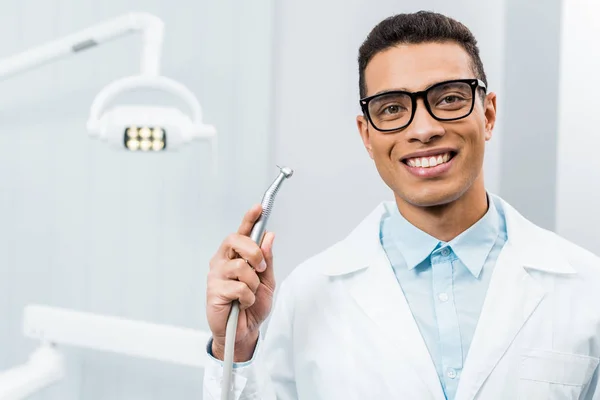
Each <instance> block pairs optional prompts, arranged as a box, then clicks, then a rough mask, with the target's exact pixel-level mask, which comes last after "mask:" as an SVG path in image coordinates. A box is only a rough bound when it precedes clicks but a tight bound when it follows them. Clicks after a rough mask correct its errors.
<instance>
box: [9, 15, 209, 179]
mask: <svg viewBox="0 0 600 400" xmlns="http://www.w3.org/2000/svg"><path fill="white" fill-rule="evenodd" d="M135 32H140V33H141V35H142V54H141V62H140V68H141V71H140V74H139V75H134V76H128V77H125V78H122V79H119V80H117V81H115V82H113V83H111V84H109V85H108V86H106V87H105V88H104V89H102V90H101V91H100V93H99V94H98V95H97V96H96V98H95V99H94V101H93V103H92V106H91V110H90V115H89V119H88V121H87V125H86V127H87V131H88V133H89V135H90V136H92V137H96V138H99V139H101V140H105V141H106V142H108V143H109V145H112V146H116V147H117V148H120V149H124V150H129V151H138V150H139V151H141V152H159V151H165V150H175V149H177V148H179V147H181V146H182V145H184V144H186V143H188V142H190V141H191V140H192V139H207V140H210V141H211V144H212V153H213V154H212V156H213V167H215V166H216V161H215V160H216V151H217V148H216V129H215V128H214V127H213V126H211V125H205V124H204V123H203V122H202V108H201V107H200V103H199V102H198V99H197V98H196V97H195V96H194V94H193V93H192V92H191V91H190V90H189V89H188V88H186V87H185V86H184V85H182V84H181V83H179V82H176V81H174V80H173V79H170V78H167V77H165V76H161V75H159V74H160V60H161V55H162V45H163V36H164V23H163V22H162V21H161V20H160V19H159V18H158V17H156V16H154V15H151V14H148V13H128V14H125V15H122V16H119V17H117V18H114V19H111V20H108V21H106V22H103V23H100V24H97V25H94V26H92V27H90V28H87V29H84V30H82V31H80V32H78V33H74V34H72V35H69V36H66V37H63V38H61V39H57V40H54V41H51V42H49V43H47V44H44V45H42V46H39V47H35V48H33V49H31V50H27V51H25V52H23V53H20V54H17V55H15V56H11V57H8V58H6V59H4V60H0V80H1V79H4V78H7V77H10V76H12V75H15V74H17V73H20V72H24V71H28V70H30V69H32V68H34V67H38V66H41V65H44V64H47V63H49V62H51V61H55V60H58V59H60V58H63V57H66V56H69V55H73V54H79V53H81V52H82V51H84V50H87V49H90V48H93V47H96V46H98V45H100V44H103V43H106V42H108V41H110V40H112V39H116V38H118V37H121V36H125V35H127V34H130V33H135ZM136 89H148V90H160V91H163V92H167V93H169V94H172V95H175V96H176V97H178V98H179V99H181V100H183V101H184V102H185V104H186V106H187V107H188V108H189V111H190V113H191V115H190V116H188V115H187V114H186V113H184V112H183V111H181V110H179V109H178V108H175V107H167V106H159V105H155V106H146V105H121V106H116V107H113V108H111V109H108V106H109V104H110V103H111V102H112V101H113V100H115V98H116V97H117V96H118V95H120V94H122V93H124V92H127V91H132V90H136Z"/></svg>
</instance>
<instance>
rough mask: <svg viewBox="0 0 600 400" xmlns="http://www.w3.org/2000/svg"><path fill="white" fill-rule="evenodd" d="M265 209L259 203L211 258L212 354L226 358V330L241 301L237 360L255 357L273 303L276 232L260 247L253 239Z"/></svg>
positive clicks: (209, 308)
mask: <svg viewBox="0 0 600 400" xmlns="http://www.w3.org/2000/svg"><path fill="white" fill-rule="evenodd" d="M261 212H262V207H261V205H260V204H257V205H256V206H254V207H252V208H251V209H250V210H249V211H248V212H247V213H246V215H245V216H244V219H243V220H242V223H241V225H240V227H239V229H238V231H237V232H236V233H234V234H231V235H229V236H228V237H227V238H226V239H225V240H224V241H223V242H222V243H221V246H220V247H219V249H218V250H217V252H216V254H215V255H214V256H213V257H212V259H211V260H210V272H209V273H208V280H207V290H206V315H207V318H208V324H209V326H210V330H211V331H212V335H213V343H212V353H213V356H214V357H215V358H217V359H220V360H223V354H224V352H225V329H226V327H227V318H228V317H229V312H230V310H231V305H232V302H233V301H234V300H238V301H239V302H240V315H239V318H238V326H237V332H236V341H235V354H234V362H244V361H248V360H250V359H251V358H252V355H253V354H254V349H255V347H256V343H257V341H258V331H259V328H260V325H261V324H262V323H263V321H264V320H265V319H266V318H267V317H268V315H269V313H270V311H271V306H272V304H273V293H274V291H275V276H274V274H273V240H274V235H273V233H271V232H267V233H266V234H265V236H264V239H263V241H262V245H261V247H259V246H258V245H257V244H256V243H254V242H253V241H252V239H250V232H251V231H252V227H253V226H254V223H255V222H256V221H257V220H258V218H259V217H260V215H261Z"/></svg>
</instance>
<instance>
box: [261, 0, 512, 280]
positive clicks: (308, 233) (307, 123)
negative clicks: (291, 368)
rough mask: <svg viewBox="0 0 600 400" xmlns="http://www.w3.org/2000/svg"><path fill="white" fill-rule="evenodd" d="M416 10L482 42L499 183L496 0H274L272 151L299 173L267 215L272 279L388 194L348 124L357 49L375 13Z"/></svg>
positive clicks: (489, 168) (353, 111)
mask: <svg viewBox="0 0 600 400" xmlns="http://www.w3.org/2000/svg"><path fill="white" fill-rule="evenodd" d="M419 9H430V10H434V11H438V12H442V13H447V14H448V15H450V16H452V17H455V18H457V19H459V20H460V21H462V22H463V23H465V24H466V25H467V26H468V27H469V28H471V30H472V31H473V32H474V34H475V36H476V37H477V38H478V40H479V45H480V48H481V53H482V59H483V62H484V65H485V68H486V73H487V75H488V78H489V86H490V90H492V91H495V92H497V93H498V96H499V119H500V121H499V123H498V126H497V128H496V130H495V137H494V138H493V140H492V142H490V144H489V145H488V149H487V155H486V161H485V163H486V165H485V169H486V180H487V186H488V188H489V190H491V191H492V192H497V191H498V190H499V179H500V178H499V175H500V153H499V151H500V140H502V118H503V102H504V100H503V97H502V88H503V67H504V61H503V52H504V2H503V1H500V0H493V1H486V2H482V1H477V0H461V1H453V2H447V1H441V0H427V1H420V2H419V4H418V6H417V5H415V4H414V3H413V2H408V1H401V2H399V1H391V0H385V1H384V0H380V1H377V2H376V3H374V2H372V1H367V0H351V1H347V0H345V1H344V0H335V1H325V2H324V1H320V0H305V1H285V2H277V6H276V24H277V25H276V31H277V37H276V39H277V41H276V52H275V54H276V60H275V62H276V63H275V78H276V84H275V99H276V103H275V108H274V115H275V145H274V149H275V153H274V154H273V158H274V160H275V161H276V162H278V163H281V164H286V165H289V166H291V167H293V168H294V169H295V170H296V173H295V175H294V177H293V178H292V179H291V180H290V181H289V182H288V183H286V187H285V188H282V190H281V192H280V195H279V196H280V198H279V199H278V203H277V204H276V206H275V209H274V210H275V211H274V214H273V219H272V225H271V228H272V229H274V230H275V232H276V234H277V235H278V237H277V239H276V243H275V256H276V263H277V264H276V269H277V274H278V277H284V276H286V275H287V274H288V273H289V271H290V270H291V269H293V268H294V267H295V266H296V265H297V264H298V263H299V262H301V261H302V260H303V259H305V258H307V257H309V256H311V255H312V254H315V253H316V252H318V251H320V250H321V249H324V248H325V247H327V246H329V245H330V244H332V243H333V242H335V241H337V240H339V239H341V238H342V237H343V236H345V235H346V234H347V233H348V232H349V230H350V229H352V228H353V227H354V226H355V225H356V224H357V223H358V222H359V221H360V220H361V219H362V218H363V217H364V216H366V214H367V213H369V212H370V211H371V210H372V209H373V208H374V207H375V205H376V204H377V203H379V202H380V201H382V200H389V199H392V198H393V197H392V194H391V192H390V191H389V189H388V188H387V186H385V185H384V184H383V182H382V181H381V179H380V177H379V175H378V174H377V170H376V169H375V167H374V165H373V163H372V161H371V159H370V158H369V156H368V154H367V152H366V151H365V150H364V147H363V145H362V142H361V140H360V137H359V135H358V131H357V129H356V125H355V117H356V115H357V114H358V113H359V112H360V109H359V107H358V98H359V96H358V66H357V56H358V48H359V47H360V45H361V43H362V41H363V40H364V39H365V37H366V35H367V34H368V32H369V31H370V30H371V29H372V28H373V27H374V26H375V25H376V24H377V23H378V22H379V21H380V20H382V19H384V18H386V17H388V16H390V15H393V14H397V13H400V12H412V11H418V10H419Z"/></svg>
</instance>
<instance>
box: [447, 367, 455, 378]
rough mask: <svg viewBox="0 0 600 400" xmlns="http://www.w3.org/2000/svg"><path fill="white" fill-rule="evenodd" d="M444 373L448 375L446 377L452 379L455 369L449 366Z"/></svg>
mask: <svg viewBox="0 0 600 400" xmlns="http://www.w3.org/2000/svg"><path fill="white" fill-rule="evenodd" d="M446 375H447V376H448V378H450V379H454V378H456V371H455V370H454V369H452V368H450V369H449V370H448V372H447V373H446Z"/></svg>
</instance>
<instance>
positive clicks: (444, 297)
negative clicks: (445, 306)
mask: <svg viewBox="0 0 600 400" xmlns="http://www.w3.org/2000/svg"><path fill="white" fill-rule="evenodd" d="M438 299H440V301H443V302H444V303H445V302H447V301H448V293H440V294H439V295H438Z"/></svg>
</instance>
